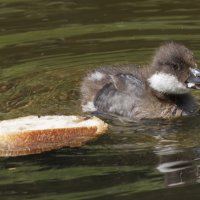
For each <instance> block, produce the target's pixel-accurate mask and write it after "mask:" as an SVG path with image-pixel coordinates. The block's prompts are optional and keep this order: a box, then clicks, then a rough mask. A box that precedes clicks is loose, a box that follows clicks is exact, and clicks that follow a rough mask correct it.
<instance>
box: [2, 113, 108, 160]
mask: <svg viewBox="0 0 200 200" xmlns="http://www.w3.org/2000/svg"><path fill="white" fill-rule="evenodd" d="M106 129H107V124H106V123H104V122H103V121H102V120H100V119H98V118H97V117H92V118H89V119H88V118H85V117H80V116H56V115H52V116H41V117H38V116H27V117H21V118H16V119H10V120H4V121H0V156H19V155H28V154H37V153H41V152H44V151H50V150H53V149H59V148H62V147H80V146H81V145H83V144H84V143H85V142H87V141H90V140H92V139H95V138H97V137H98V136H100V135H101V134H103V133H104V132H105V131H106Z"/></svg>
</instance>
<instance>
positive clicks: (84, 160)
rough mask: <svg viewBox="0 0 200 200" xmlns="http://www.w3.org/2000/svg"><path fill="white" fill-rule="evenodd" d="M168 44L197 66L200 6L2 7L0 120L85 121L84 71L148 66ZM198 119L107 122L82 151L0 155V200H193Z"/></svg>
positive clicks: (86, 0) (2, 1)
mask: <svg viewBox="0 0 200 200" xmlns="http://www.w3.org/2000/svg"><path fill="white" fill-rule="evenodd" d="M171 40H173V41H177V42H180V43H183V44H184V45H186V46H187V47H188V48H190V49H191V50H192V51H193V52H194V54H195V56H196V59H197V62H198V63H199V64H200V1H198V0H191V1H178V0H177V1H172V0H168V1H161V0H141V1H139V0H135V1H131V0H123V1H122V0H115V1H114V0H96V1H95V0H82V1H78V0H65V1H62V0H60V1H55V0H43V1H41V0H34V1H28V0H0V120H3V119H10V118H14V117H19V116H27V115H31V114H37V115H46V114H48V115H49V114H65V115H71V114H80V115H83V113H82V112H81V109H80V94H79V86H80V82H81V80H82V78H83V77H84V74H86V72H87V71H88V70H90V69H94V68H96V67H98V66H102V65H106V64H110V63H137V64H146V63H148V62H150V61H151V59H152V56H153V53H154V51H155V48H156V47H158V46H159V45H160V44H161V43H162V42H164V41H171ZM193 94H194V95H195V96H196V99H197V100H198V101H199V104H200V92H198V91H196V92H193ZM199 122H200V116H196V117H190V118H182V119H178V120H175V121H164V120H160V121H146V122H139V123H132V124H122V123H119V122H112V123H111V124H110V126H109V131H108V133H107V134H106V135H105V136H103V137H101V138H100V139H98V140H96V141H93V142H90V143H88V144H87V145H85V146H84V147H82V148H78V149H67V148H65V149H61V150H57V151H52V152H48V153H43V154H41V155H33V156H24V157H18V158H0V199H9V200H11V199H14V200H21V199H36V200H54V199H55V200H62V199H65V200H66V199H69V200H89V199H91V200H107V199H108V200H111V199H112V200H113V199H114V200H121V199H124V200H133V199H136V200H140V199H141V200H146V199H148V200H149V199H150V200H151V199H152V200H153V199H161V198H163V199H175V200H177V199H182V200H184V199H187V200H188V199H192V200H193V199H199V195H200V190H199V187H200V185H199V182H200V178H199V177H200V174H199V166H200V161H199V158H200V123H199ZM175 161H180V163H178V164H177V163H175ZM164 163H165V164H166V163H168V164H172V166H171V167H168V168H167V170H168V171H166V168H164V169H163V168H162V166H163V164H164Z"/></svg>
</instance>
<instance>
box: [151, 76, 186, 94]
mask: <svg viewBox="0 0 200 200" xmlns="http://www.w3.org/2000/svg"><path fill="white" fill-rule="evenodd" d="M148 82H149V83H150V87H151V88H153V89H154V90H156V91H158V92H162V93H166V94H185V93H187V92H188V89H187V87H186V86H185V85H184V84H183V83H181V82H179V81H178V79H177V78H176V77H175V76H173V75H171V74H166V73H155V74H153V75H152V76H151V77H150V78H149V79H148Z"/></svg>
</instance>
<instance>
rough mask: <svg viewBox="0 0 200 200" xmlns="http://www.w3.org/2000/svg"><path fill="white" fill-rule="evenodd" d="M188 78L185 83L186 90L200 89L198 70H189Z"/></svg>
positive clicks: (199, 71) (199, 73)
mask: <svg viewBox="0 0 200 200" xmlns="http://www.w3.org/2000/svg"><path fill="white" fill-rule="evenodd" d="M190 73H191V74H190V76H189V78H188V79H187V81H186V84H187V87H188V88H193V89H200V70H199V69H197V68H190Z"/></svg>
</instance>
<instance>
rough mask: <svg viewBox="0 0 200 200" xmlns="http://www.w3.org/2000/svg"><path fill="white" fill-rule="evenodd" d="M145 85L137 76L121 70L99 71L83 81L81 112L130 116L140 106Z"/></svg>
mask: <svg viewBox="0 0 200 200" xmlns="http://www.w3.org/2000/svg"><path fill="white" fill-rule="evenodd" d="M144 89H145V83H144V81H143V80H142V79H141V78H139V76H138V75H137V74H133V73H128V72H127V71H122V70H118V71H117V70H113V69H109V68H108V69H107V70H105V69H103V70H102V69H101V70H99V71H98V70H97V71H95V72H93V73H92V74H90V75H89V76H87V77H86V79H85V80H84V81H83V84H82V88H81V92H82V97H83V98H82V108H83V111H86V112H88V111H89V112H93V111H103V112H109V113H114V114H120V115H123V116H128V117H130V115H132V114H133V113H134V112H135V111H136V110H138V107H139V106H140V104H141V100H142V97H143V95H144Z"/></svg>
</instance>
